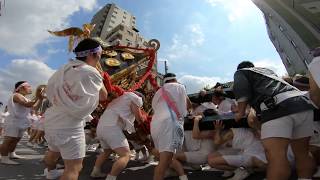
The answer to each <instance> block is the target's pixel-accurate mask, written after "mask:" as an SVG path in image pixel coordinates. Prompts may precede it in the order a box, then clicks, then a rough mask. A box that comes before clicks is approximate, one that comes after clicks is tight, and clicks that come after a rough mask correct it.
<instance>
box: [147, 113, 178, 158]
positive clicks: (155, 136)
mask: <svg viewBox="0 0 320 180" xmlns="http://www.w3.org/2000/svg"><path fill="white" fill-rule="evenodd" d="M151 136H152V140H153V143H154V146H155V148H156V149H158V151H159V152H172V153H175V152H176V151H177V149H176V148H174V147H173V145H172V144H173V123H172V119H165V120H159V121H158V120H157V119H155V120H152V121H151Z"/></svg>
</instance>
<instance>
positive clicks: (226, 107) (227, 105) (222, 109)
mask: <svg viewBox="0 0 320 180" xmlns="http://www.w3.org/2000/svg"><path fill="white" fill-rule="evenodd" d="M234 104H235V101H233V100H232V99H229V98H225V99H224V100H223V101H221V103H220V104H219V105H218V113H219V114H226V113H230V112H232V111H231V107H232V105H234Z"/></svg>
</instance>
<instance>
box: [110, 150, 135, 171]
mask: <svg viewBox="0 0 320 180" xmlns="http://www.w3.org/2000/svg"><path fill="white" fill-rule="evenodd" d="M113 151H114V152H115V153H117V154H118V155H119V156H120V157H119V159H118V160H117V161H116V162H114V163H113V165H112V169H111V171H110V173H109V174H110V175H111V176H118V175H119V174H120V173H121V171H122V170H123V169H124V168H126V166H127V164H128V162H129V160H130V150H129V148H128V147H120V148H116V149H114V150H113Z"/></svg>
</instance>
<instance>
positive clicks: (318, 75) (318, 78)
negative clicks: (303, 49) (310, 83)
mask: <svg viewBox="0 0 320 180" xmlns="http://www.w3.org/2000/svg"><path fill="white" fill-rule="evenodd" d="M308 69H309V71H310V74H311V76H312V78H313V79H314V81H315V82H316V83H317V85H318V87H320V56H318V57H315V58H313V60H312V61H311V63H310V64H309V65H308Z"/></svg>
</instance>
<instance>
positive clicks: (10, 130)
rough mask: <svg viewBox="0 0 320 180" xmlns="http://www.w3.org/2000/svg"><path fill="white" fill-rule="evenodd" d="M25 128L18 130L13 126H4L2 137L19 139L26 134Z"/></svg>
mask: <svg viewBox="0 0 320 180" xmlns="http://www.w3.org/2000/svg"><path fill="white" fill-rule="evenodd" d="M26 130H27V128H19V127H16V126H14V125H9V124H5V125H4V136H8V137H16V138H21V137H22V136H23V134H24V133H25V132H26Z"/></svg>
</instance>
